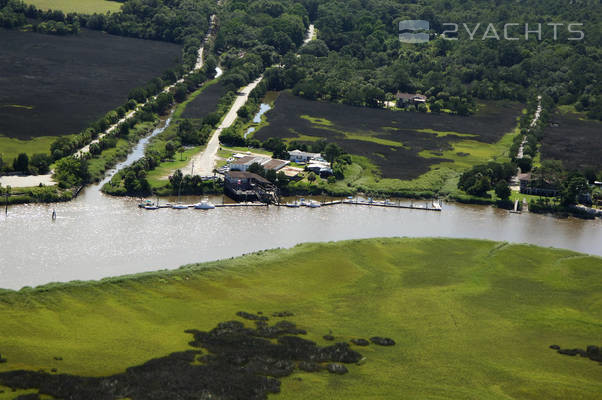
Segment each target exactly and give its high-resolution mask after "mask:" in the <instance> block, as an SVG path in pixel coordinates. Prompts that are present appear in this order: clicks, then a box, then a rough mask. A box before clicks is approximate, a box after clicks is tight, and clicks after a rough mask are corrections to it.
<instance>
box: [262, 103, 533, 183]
mask: <svg viewBox="0 0 602 400" xmlns="http://www.w3.org/2000/svg"><path fill="white" fill-rule="evenodd" d="M521 108H522V106H521V105H520V104H518V103H509V104H501V103H493V102H491V103H486V104H484V105H483V106H482V107H481V109H480V110H479V112H478V113H477V114H476V115H474V116H471V117H460V116H453V115H448V114H422V113H418V112H400V111H390V110H381V109H371V108H359V107H352V106H347V105H343V104H333V103H324V102H317V101H310V100H305V99H302V98H299V97H295V96H293V95H292V94H290V93H287V92H283V93H281V94H280V96H279V97H278V99H277V100H276V104H275V107H274V109H272V110H270V111H269V112H268V113H267V119H268V122H269V125H268V126H265V127H263V128H262V129H260V130H259V131H257V133H256V134H255V138H257V139H259V140H266V139H267V138H269V137H279V138H283V139H286V140H297V141H299V142H306V143H309V142H312V141H316V140H319V139H321V138H326V139H327V140H328V141H332V142H336V143H338V144H339V145H340V146H341V147H343V149H344V150H346V151H347V152H349V153H351V154H357V155H361V156H365V157H367V158H369V159H370V160H372V162H374V163H375V164H376V165H377V166H378V167H380V169H381V171H382V175H383V177H385V178H401V179H412V178H416V177H418V176H419V175H421V174H423V173H425V172H427V171H428V170H429V168H430V166H431V165H433V164H438V163H441V162H445V161H448V162H453V161H454V160H455V158H458V157H460V158H461V157H465V156H468V154H464V153H461V152H459V154H456V153H453V154H451V156H450V155H446V157H444V158H441V157H442V156H443V152H449V151H450V150H453V149H454V148H453V147H452V144H454V143H457V142H460V141H467V140H470V141H474V142H477V145H478V143H481V144H483V145H485V146H486V145H490V144H493V143H496V142H498V141H499V140H500V139H501V138H502V137H503V136H504V135H505V134H507V133H509V132H511V131H512V130H513V129H514V127H515V126H516V123H517V120H516V118H517V117H518V116H519V115H520V112H521ZM472 147H475V146H474V145H473V146H472ZM422 151H427V152H428V155H429V156H434V157H435V158H425V157H423V156H422V155H421V154H419V153H420V152H422ZM436 157H439V158H436ZM448 157H449V158H448Z"/></svg>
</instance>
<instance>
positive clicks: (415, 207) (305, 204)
mask: <svg viewBox="0 0 602 400" xmlns="http://www.w3.org/2000/svg"><path fill="white" fill-rule="evenodd" d="M337 204H348V205H352V206H368V207H385V208H404V209H408V210H423V211H441V210H442V209H441V205H440V204H439V203H435V202H431V203H430V204H429V202H426V203H425V204H424V205H416V204H414V203H412V204H410V205H405V204H401V203H393V202H391V201H369V200H332V201H325V202H315V203H313V205H312V204H311V203H309V202H303V203H297V205H296V206H291V204H289V203H276V204H272V205H273V206H276V207H289V208H300V207H306V208H319V207H326V206H334V205H337ZM183 206H184V207H185V208H189V209H190V208H192V209H194V204H184V205H183ZM214 206H215V208H220V207H268V206H269V204H267V203H260V202H244V203H222V204H214ZM159 208H173V207H172V204H165V205H160V206H159ZM182 209H183V208H182Z"/></svg>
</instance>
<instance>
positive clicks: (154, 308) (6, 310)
mask: <svg viewBox="0 0 602 400" xmlns="http://www.w3.org/2000/svg"><path fill="white" fill-rule="evenodd" d="M123 262H127V260H124V261H123ZM239 310H245V311H249V312H256V311H263V312H264V313H266V314H271V313H272V312H274V311H283V310H288V311H292V312H293V313H295V316H294V317H292V318H291V321H293V322H296V323H297V324H298V325H299V326H300V327H302V328H305V329H307V330H308V335H307V338H308V339H310V340H314V341H317V342H318V343H319V344H321V345H324V344H326V343H327V342H325V341H324V340H323V339H322V338H321V337H322V335H324V334H326V333H328V332H329V331H330V330H332V332H333V334H334V335H335V336H337V337H338V338H340V339H341V340H346V339H349V338H352V337H370V336H372V335H381V336H388V337H391V338H393V339H395V340H396V342H397V345H396V346H394V347H391V348H382V347H377V346H373V345H371V346H369V347H366V348H358V351H360V353H362V354H363V355H364V356H366V357H367V362H366V363H365V364H363V365H361V366H356V365H351V366H349V370H350V372H349V373H348V374H347V375H344V376H334V375H332V374H328V373H326V372H322V373H314V374H309V373H301V372H295V374H294V375H293V376H291V377H289V378H283V384H282V393H281V394H280V395H274V396H271V397H270V398H273V399H278V398H282V399H292V400H296V399H303V400H305V399H333V400H336V399H341V400H342V399H345V400H347V399H395V400H397V399H462V400H464V399H478V400H486V399H500V400H501V399H504V400H506V399H546V400H550V399H558V400H566V399H599V396H600V393H601V392H602V379H601V377H602V375H601V374H602V370H601V368H600V366H599V365H598V364H597V363H595V362H593V361H591V360H587V359H584V358H580V357H568V356H563V355H559V354H557V353H556V352H555V351H553V350H550V349H549V348H548V346H549V345H551V344H558V345H560V346H561V347H565V348H573V347H579V348H585V346H587V345H588V344H598V345H600V344H602V343H599V342H600V339H601V338H602V259H601V258H599V257H592V256H585V255H582V254H578V253H574V252H571V251H566V250H554V249H545V248H541V247H535V246H527V245H509V244H505V243H496V242H490V241H477V240H457V239H373V240H364V241H347V242H339V243H327V244H305V245H301V246H297V247H295V248H293V249H291V250H274V251H266V252H260V253H257V254H253V255H249V256H245V257H240V258H236V259H230V260H224V261H217V262H212V263H208V264H200V265H194V266H188V267H185V268H183V269H181V270H178V271H174V272H159V273H150V274H146V275H138V276H133V277H122V278H114V279H108V280H104V281H100V282H90V283H72V284H67V285H49V286H47V287H45V288H39V289H35V290H34V289H27V290H22V291H20V292H6V293H4V294H0V315H1V316H3V318H2V320H1V329H2V335H0V353H2V355H3V357H5V358H7V359H8V362H7V363H5V364H0V371H7V370H13V369H29V370H39V369H44V370H46V371H49V370H50V369H51V368H58V372H59V373H71V374H81V375H89V376H101V375H108V374H113V373H118V372H122V371H124V370H125V368H127V367H129V366H133V365H138V364H140V363H142V362H145V361H147V360H148V359H151V358H154V357H161V356H164V355H167V354H169V353H171V352H174V351H180V350H185V349H188V348H189V347H188V344H187V342H188V341H189V340H190V336H188V335H186V334H184V333H183V331H184V330H185V329H188V328H198V329H202V330H208V329H211V328H213V327H214V326H215V325H216V324H217V323H218V322H221V321H226V320H231V319H234V318H236V317H235V316H234V314H235V313H236V312H237V311H239ZM57 356H60V357H62V358H63V361H55V360H54V359H53V357H57ZM295 378H302V379H301V380H297V379H295ZM0 390H2V388H0ZM13 397H15V393H0V399H12V398H13Z"/></svg>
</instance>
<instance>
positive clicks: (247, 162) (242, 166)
mask: <svg viewBox="0 0 602 400" xmlns="http://www.w3.org/2000/svg"><path fill="white" fill-rule="evenodd" d="M254 163H257V164H259V165H261V166H263V168H265V169H266V170H274V171H279V170H280V169H282V168H284V167H285V166H287V165H288V164H290V161H285V160H277V159H274V158H270V157H261V156H244V157H241V158H236V159H234V160H232V162H231V163H230V170H231V171H247V169H248V168H249V167H250V166H251V164H254Z"/></svg>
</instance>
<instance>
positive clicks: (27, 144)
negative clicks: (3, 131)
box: [0, 135, 58, 163]
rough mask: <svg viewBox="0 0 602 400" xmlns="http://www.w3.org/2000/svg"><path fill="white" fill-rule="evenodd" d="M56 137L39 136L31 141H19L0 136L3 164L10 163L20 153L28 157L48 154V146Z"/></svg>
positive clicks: (0, 154) (0, 152) (0, 153)
mask: <svg viewBox="0 0 602 400" xmlns="http://www.w3.org/2000/svg"><path fill="white" fill-rule="evenodd" d="M56 139H58V137H57V136H40V137H36V138H33V139H31V140H21V139H17V138H9V137H6V136H2V135H0V156H2V160H4V162H5V163H7V162H12V160H13V159H14V158H16V157H17V156H18V155H19V154H20V153H27V154H28V155H29V156H30V157H31V156H32V155H34V154H36V153H46V154H50V145H51V144H52V142H54V141H55V140H56Z"/></svg>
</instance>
